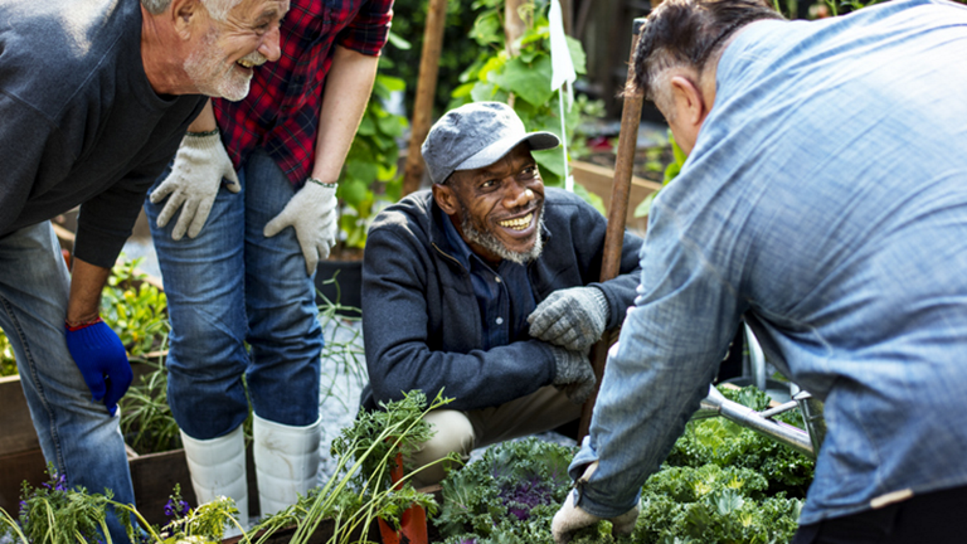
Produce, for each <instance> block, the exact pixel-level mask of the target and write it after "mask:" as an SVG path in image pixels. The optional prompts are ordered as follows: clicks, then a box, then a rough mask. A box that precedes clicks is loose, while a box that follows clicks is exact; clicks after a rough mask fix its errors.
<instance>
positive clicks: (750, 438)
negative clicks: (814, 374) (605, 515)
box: [435, 387, 813, 544]
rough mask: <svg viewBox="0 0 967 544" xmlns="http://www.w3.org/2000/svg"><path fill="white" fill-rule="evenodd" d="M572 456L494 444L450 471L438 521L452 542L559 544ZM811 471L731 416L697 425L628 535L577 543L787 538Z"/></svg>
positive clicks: (541, 445)
mask: <svg viewBox="0 0 967 544" xmlns="http://www.w3.org/2000/svg"><path fill="white" fill-rule="evenodd" d="M723 394H724V395H726V396H727V397H728V398H730V399H731V400H734V401H736V402H739V403H741V404H744V405H746V406H749V407H751V408H753V409H755V410H762V409H764V408H765V406H766V405H767V404H768V402H769V398H768V396H767V395H766V394H765V393H763V392H761V391H759V390H758V389H755V387H746V388H744V389H742V390H738V391H732V390H723ZM795 417H796V414H795V412H789V413H786V414H783V415H782V416H780V419H783V418H786V419H788V420H789V421H787V422H790V423H791V422H792V420H793V419H795ZM573 453H574V450H573V449H572V448H566V447H564V446H560V445H556V444H550V443H546V442H542V441H540V440H538V439H536V438H530V439H525V440H521V441H518V442H506V443H503V444H499V445H495V446H492V447H491V448H489V449H488V450H487V451H486V452H484V455H483V458H482V459H481V460H479V461H476V462H474V463H471V464H470V465H468V466H466V467H464V468H463V469H461V470H459V471H452V472H451V473H450V474H449V475H448V476H447V479H446V480H444V482H443V504H442V506H441V513H440V516H439V518H438V519H437V520H435V523H436V525H437V527H439V528H440V531H441V533H442V534H443V536H444V537H445V538H446V543H447V544H498V543H505V542H506V543H510V542H535V543H548V544H549V543H551V542H553V539H552V538H551V534H550V525H551V519H552V518H553V515H554V513H555V512H556V511H557V508H558V507H559V505H560V504H561V503H562V502H563V501H564V499H565V497H566V495H567V493H568V490H569V489H570V478H569V477H568V475H567V467H568V463H569V462H570V460H571V458H572V457H573ZM812 467H813V461H812V460H811V459H809V458H807V457H805V456H803V455H801V454H799V453H796V452H794V451H793V450H791V449H790V448H787V447H785V446H782V445H779V444H778V443H776V442H773V441H772V440H770V439H768V438H765V437H762V436H761V435H758V434H756V433H754V432H753V431H751V430H749V429H746V428H742V427H739V426H738V425H735V424H733V423H731V422H728V421H727V420H725V419H722V418H712V419H705V420H700V421H696V422H692V423H690V424H689V427H688V429H687V430H686V433H685V434H684V435H683V436H682V437H681V438H680V439H679V440H678V441H677V442H676V444H675V447H674V449H673V451H672V453H671V455H669V457H668V459H667V460H666V463H665V464H664V465H663V466H662V468H661V470H660V471H658V472H657V473H655V474H653V475H652V476H651V477H650V478H649V479H648V481H647V482H646V483H645V485H644V486H643V487H642V491H641V503H640V507H641V514H640V515H639V517H638V523H637V525H636V526H635V530H634V532H633V533H632V535H631V536H630V537H627V538H626V537H622V538H619V539H617V540H616V539H614V538H613V537H612V535H611V524H610V523H609V522H607V521H603V522H601V523H599V524H597V525H596V526H594V527H589V528H586V529H583V530H581V531H579V532H578V533H577V534H576V535H575V538H574V540H572V542H573V543H575V544H590V543H597V544H608V543H613V542H633V543H635V544H666V543H693V544H707V543H710V542H722V543H724V542H728V543H733V544H740V543H748V544H754V543H755V544H758V543H762V544H765V543H767V542H777V543H778V542H788V541H789V540H790V539H791V538H792V535H793V534H794V533H795V531H796V528H797V521H798V519H799V513H800V511H801V509H802V504H803V500H802V498H801V497H804V496H805V495H804V494H805V487H806V486H808V483H809V481H810V480H811V479H812ZM790 495H792V496H791V497H790Z"/></svg>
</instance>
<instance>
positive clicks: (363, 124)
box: [356, 115, 376, 137]
mask: <svg viewBox="0 0 967 544" xmlns="http://www.w3.org/2000/svg"><path fill="white" fill-rule="evenodd" d="M374 134H376V123H375V122H373V119H372V118H371V117H370V116H368V115H364V116H363V119H362V121H360V122H359V130H357V131H356V136H357V137H358V136H372V135H374Z"/></svg>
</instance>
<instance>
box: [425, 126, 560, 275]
mask: <svg viewBox="0 0 967 544" xmlns="http://www.w3.org/2000/svg"><path fill="white" fill-rule="evenodd" d="M433 193H434V196H435V197H436V200H437V203H438V204H439V205H440V207H441V209H443V211H444V212H446V213H447V214H448V215H450V217H451V220H453V222H454V225H456V227H457V230H458V231H459V232H460V235H461V236H462V237H463V239H464V241H466V242H467V245H469V246H470V249H472V250H473V252H474V253H476V254H477V255H479V256H480V257H482V258H483V259H484V260H487V261H489V262H492V263H497V262H500V261H501V260H502V259H509V260H513V261H515V262H527V261H529V260H532V259H534V258H536V257H537V255H539V254H540V250H541V239H540V231H541V229H540V224H541V212H542V211H543V205H544V182H543V181H542V180H541V176H540V173H539V172H538V170H537V163H536V162H534V159H533V158H532V157H531V153H530V147H529V146H528V144H527V143H526V142H525V143H522V144H520V145H518V146H517V147H515V148H514V149H513V150H511V151H510V152H509V153H507V154H506V155H504V157H502V158H501V159H500V160H498V161H497V162H495V163H494V164H491V165H490V166H486V167H483V168H477V169H474V170H462V171H457V172H454V173H453V174H452V175H451V176H450V179H449V180H447V183H446V184H445V185H435V186H434V187H433Z"/></svg>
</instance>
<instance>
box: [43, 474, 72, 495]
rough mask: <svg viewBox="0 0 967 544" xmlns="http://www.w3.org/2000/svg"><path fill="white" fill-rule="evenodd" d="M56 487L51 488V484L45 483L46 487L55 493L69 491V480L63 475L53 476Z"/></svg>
mask: <svg viewBox="0 0 967 544" xmlns="http://www.w3.org/2000/svg"><path fill="white" fill-rule="evenodd" d="M52 481H53V482H54V486H53V487H51V486H50V482H44V487H46V488H47V489H50V490H53V491H67V478H66V477H64V475H63V474H55V475H54V476H53V480H52Z"/></svg>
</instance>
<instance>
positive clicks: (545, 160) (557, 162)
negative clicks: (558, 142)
mask: <svg viewBox="0 0 967 544" xmlns="http://www.w3.org/2000/svg"><path fill="white" fill-rule="evenodd" d="M531 156H533V157H534V160H535V161H537V165H538V166H539V167H540V170H541V172H542V173H544V172H551V173H553V174H554V175H556V176H558V177H562V178H563V177H564V176H566V175H567V166H566V165H565V164H564V151H563V150H562V149H561V148H560V147H556V148H554V149H542V150H539V151H531Z"/></svg>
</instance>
